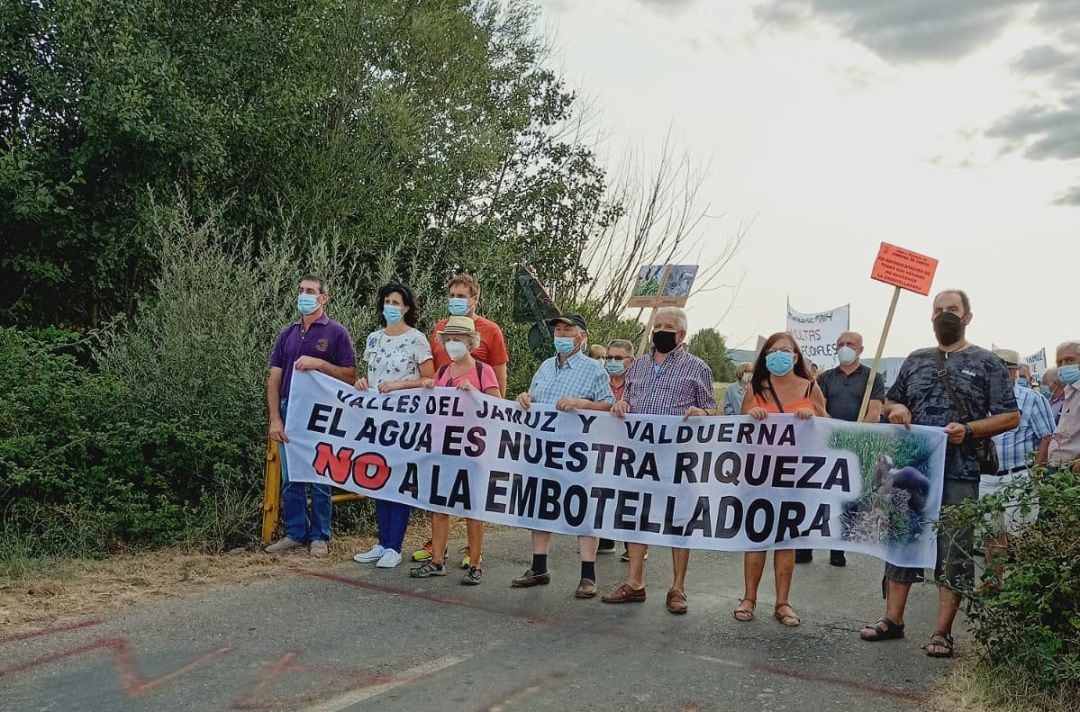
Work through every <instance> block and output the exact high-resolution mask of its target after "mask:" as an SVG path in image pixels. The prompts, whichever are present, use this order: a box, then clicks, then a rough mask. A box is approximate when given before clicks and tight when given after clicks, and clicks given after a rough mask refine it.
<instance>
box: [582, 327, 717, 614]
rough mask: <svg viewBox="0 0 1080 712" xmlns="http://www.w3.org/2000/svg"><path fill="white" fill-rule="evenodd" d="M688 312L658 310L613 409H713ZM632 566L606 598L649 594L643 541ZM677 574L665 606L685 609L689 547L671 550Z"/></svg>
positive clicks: (621, 412) (694, 412)
mask: <svg viewBox="0 0 1080 712" xmlns="http://www.w3.org/2000/svg"><path fill="white" fill-rule="evenodd" d="M686 330H687V324H686V312H684V311H683V310H682V309H678V308H676V307H664V308H662V309H657V310H656V316H655V317H654V318H653V328H652V343H653V348H652V350H651V351H650V352H649V353H648V354H647V355H645V356H643V357H642V358H639V359H638V360H637V361H634V365H632V366H631V367H630V370H629V371H627V372H626V393H625V394H624V395H623V397H622V400H620V401H619V402H618V403H616V404H615V407H614V408H613V409H612V412H613V413H614V414H615V415H616V416H618V417H620V418H621V417H624V416H625V415H626V414H627V413H639V414H642V415H681V416H683V417H684V418H689V417H692V416H699V415H713V414H715V412H716V396H715V395H714V393H713V385H712V371H711V370H710V369H709V366H708V365H707V364H706V363H705V362H704V361H702V360H701V359H699V358H698V357H697V356H694V355H693V354H691V353H690V352H689V351H687V349H686V343H685V342H686ZM628 548H629V550H630V571H629V573H628V574H627V576H626V580H625V581H624V582H623V583H622V584H621V585H620V586H619V587H618V588H616V589H615V590H614V591H612V592H611V593H609V594H608V595H606V596H604V599H603V600H604V603H634V602H639V601H644V600H645V553H646V550H647V547H646V546H645V545H644V544H630V545H629V547H628ZM671 559H672V567H673V568H674V574H675V575H674V580H673V581H672V583H671V588H670V589H669V590H668V594H667V609H668V610H669V611H671V612H672V613H677V614H681V613H686V611H687V602H686V592H685V590H684V586H685V583H686V570H687V568H688V567H689V565H690V550H689V549H672V550H671Z"/></svg>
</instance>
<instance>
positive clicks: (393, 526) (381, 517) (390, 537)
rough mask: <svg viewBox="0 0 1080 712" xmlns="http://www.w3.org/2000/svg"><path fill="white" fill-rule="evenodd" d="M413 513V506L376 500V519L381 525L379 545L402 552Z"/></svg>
mask: <svg viewBox="0 0 1080 712" xmlns="http://www.w3.org/2000/svg"><path fill="white" fill-rule="evenodd" d="M411 514H412V507H410V506H409V505H407V504H401V503H400V502H384V501H383V500H381V499H377V500H375V521H376V523H377V524H378V525H379V545H380V546H382V547H383V548H384V549H393V550H394V551H396V552H397V553H399V554H400V553H401V545H402V543H403V542H404V541H405V529H406V528H408V526H409V516H410V515H411Z"/></svg>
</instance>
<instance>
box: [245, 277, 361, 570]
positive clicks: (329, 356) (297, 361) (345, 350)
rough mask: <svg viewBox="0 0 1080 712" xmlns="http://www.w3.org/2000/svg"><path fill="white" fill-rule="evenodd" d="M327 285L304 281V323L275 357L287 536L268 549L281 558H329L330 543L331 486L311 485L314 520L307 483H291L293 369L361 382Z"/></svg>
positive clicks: (300, 298) (281, 339)
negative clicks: (288, 421) (330, 310)
mask: <svg viewBox="0 0 1080 712" xmlns="http://www.w3.org/2000/svg"><path fill="white" fill-rule="evenodd" d="M327 300H328V297H327V294H326V285H325V284H324V283H323V281H322V279H321V278H319V277H316V276H315V275H312V274H309V275H305V276H304V277H303V278H301V280H300V287H299V291H298V294H297V296H296V308H297V309H298V310H299V311H300V315H301V316H300V321H298V322H296V323H295V324H290V325H289V326H287V327H285V328H284V329H283V330H282V331H281V334H280V335H279V336H278V340H277V344H276V345H275V346H274V351H273V353H272V354H270V376H269V378H268V379H267V381H266V405H267V407H268V408H269V410H270V439H271V440H273V441H275V442H278V443H282V446H281V479H282V483H281V509H282V514H283V516H284V518H285V537H284V538H283V539H280V540H279V541H277V542H275V543H273V544H271V545H270V546H268V547H266V551H267V553H270V554H278V553H281V552H284V551H289V550H290V549H295V548H298V547H301V546H303V545H304V544H306V543H308V542H310V543H311V555H312V556H326V554H327V551H328V542H329V541H330V513H331V510H332V505H331V502H330V487H329V486H328V485H311V518H310V519H309V518H308V513H307V485H305V484H304V483H303V482H289V470H288V466H287V463H286V462H285V448H284V443H287V442H288V441H289V439H288V438H287V437H285V410H286V405H287V404H288V402H289V388H290V386H291V385H292V375H293V369H296V370H298V371H319V372H320V373H325V374H326V375H328V376H331V377H333V378H336V379H338V380H339V381H344V382H345V383H348V384H350V385H352V384H353V383H354V382H355V381H356V352H355V351H354V350H353V343H352V337H351V336H349V331H348V329H346V328H345V327H344V326H342V325H341V324H339V323H338V322H336V321H334V320H333V319H331V318H330V317H328V316H326V311H325V310H326V302H327Z"/></svg>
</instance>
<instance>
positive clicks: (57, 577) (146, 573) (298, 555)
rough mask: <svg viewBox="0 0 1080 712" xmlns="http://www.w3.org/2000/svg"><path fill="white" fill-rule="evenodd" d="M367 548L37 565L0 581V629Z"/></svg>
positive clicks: (267, 574) (364, 544) (281, 571)
mask: <svg viewBox="0 0 1080 712" xmlns="http://www.w3.org/2000/svg"><path fill="white" fill-rule="evenodd" d="M457 529H460V532H459V531H456V530H457ZM427 535H428V531H427V527H425V526H422V525H417V524H416V523H414V524H413V526H411V527H410V531H409V536H408V537H407V538H406V541H405V549H406V550H407V552H412V551H413V550H414V548H416V547H418V546H420V545H422V544H423V541H424V539H425V538H426V537H427ZM458 539H462V540H463V539H464V524H463V523H459V522H455V527H454V531H452V532H451V540H452V541H455V542H456V541H457V540H458ZM374 542H375V537H373V536H338V537H335V538H334V541H333V542H331V544H330V555H329V556H328V557H327V558H326V559H312V558H311V557H310V556H308V554H307V551H306V550H304V549H299V550H297V551H296V552H290V553H288V554H285V555H279V556H270V555H268V554H265V553H263V552H262V551H261V550H260V549H256V548H254V547H252V548H251V549H241V550H236V551H233V552H231V553H228V554H220V555H210V554H203V553H199V552H196V551H190V550H182V549H167V550H163V551H155V552H148V553H139V554H124V555H119V556H115V557H111V558H109V559H106V560H104V561H87V560H54V561H49V562H40V563H38V564H36V565H35V566H34V567H33V568H32V570H31V572H30V573H28V574H27V575H25V576H20V577H17V578H12V577H0V629H3V630H4V632H5V633H18V632H21V631H22V630H24V629H30V628H39V627H41V626H43V625H46V624H51V623H56V622H60V621H64V620H70V619H80V618H86V617H88V616H94V615H98V614H101V613H104V612H107V611H110V610H115V609H120V608H126V607H129V606H135V605H139V604H144V603H148V602H152V601H159V600H163V599H168V598H178V597H182V596H189V595H193V594H198V593H202V592H205V591H208V590H211V589H214V588H220V587H223V586H229V585H233V584H238V583H248V582H253V581H269V580H273V579H275V578H279V577H283V576H289V575H292V571H293V570H294V569H296V568H297V567H300V566H302V567H304V568H313V569H319V568H327V567H332V566H335V565H338V564H340V563H342V562H346V561H350V560H351V558H352V555H353V554H355V553H356V552H357V551H360V550H362V549H367V548H369V547H371V545H372V544H373V543H374ZM406 556H408V554H406Z"/></svg>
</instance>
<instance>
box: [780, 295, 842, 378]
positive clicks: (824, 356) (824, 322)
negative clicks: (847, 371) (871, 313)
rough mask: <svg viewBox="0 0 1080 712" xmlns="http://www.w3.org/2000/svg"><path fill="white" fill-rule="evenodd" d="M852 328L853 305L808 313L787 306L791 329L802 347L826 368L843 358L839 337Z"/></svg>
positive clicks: (834, 366)
mask: <svg viewBox="0 0 1080 712" xmlns="http://www.w3.org/2000/svg"><path fill="white" fill-rule="evenodd" d="M850 328H851V305H850V304H845V305H844V306H842V307H837V308H835V309H830V310H829V311H824V312H818V313H817V314H804V313H802V312H799V311H796V310H794V309H792V308H791V303H790V302H789V303H788V307H787V330H788V333H790V334H791V335H792V336H794V337H795V340H796V341H798V342H799V348H800V349H801V350H802V352H803V356H805V357H806V360H808V361H809V362H810V363H813V364H816V365H817V367H818V368H819V369H820V370H822V371H824V370H826V369H829V368H836V367H837V366H838V365H839V364H840V361H839V359H838V358H837V356H836V340H837V339H839V338H840V334H843V333H844V332H845V331H847V330H848V329H850Z"/></svg>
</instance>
